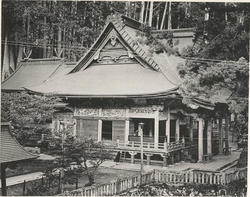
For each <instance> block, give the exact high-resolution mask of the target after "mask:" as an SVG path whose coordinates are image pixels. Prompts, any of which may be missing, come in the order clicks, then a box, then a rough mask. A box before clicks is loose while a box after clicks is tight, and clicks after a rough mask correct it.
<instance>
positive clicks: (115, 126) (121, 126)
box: [112, 120, 125, 141]
mask: <svg viewBox="0 0 250 197" xmlns="http://www.w3.org/2000/svg"><path fill="white" fill-rule="evenodd" d="M124 134H125V120H114V121H112V141H116V140H117V139H119V140H120V141H124Z"/></svg>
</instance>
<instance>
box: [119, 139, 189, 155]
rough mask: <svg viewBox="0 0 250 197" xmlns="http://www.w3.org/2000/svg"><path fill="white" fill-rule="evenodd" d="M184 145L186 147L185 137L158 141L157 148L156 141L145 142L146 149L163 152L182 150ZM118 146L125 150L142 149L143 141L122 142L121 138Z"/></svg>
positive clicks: (144, 147)
mask: <svg viewBox="0 0 250 197" xmlns="http://www.w3.org/2000/svg"><path fill="white" fill-rule="evenodd" d="M184 147H185V141H184V138H183V139H182V140H179V141H176V142H170V143H166V142H164V143H158V146H157V148H155V146H154V143H152V142H144V143H143V149H144V150H145V151H156V152H163V153H167V152H171V151H176V150H180V149H183V148H184ZM117 148H119V149H124V150H140V149H141V143H140V142H137V141H129V142H127V143H125V142H120V141H119V140H117Z"/></svg>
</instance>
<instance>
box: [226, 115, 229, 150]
mask: <svg viewBox="0 0 250 197" xmlns="http://www.w3.org/2000/svg"><path fill="white" fill-rule="evenodd" d="M228 132H229V116H228V114H226V117H225V148H226V150H228V147H229V139H228Z"/></svg>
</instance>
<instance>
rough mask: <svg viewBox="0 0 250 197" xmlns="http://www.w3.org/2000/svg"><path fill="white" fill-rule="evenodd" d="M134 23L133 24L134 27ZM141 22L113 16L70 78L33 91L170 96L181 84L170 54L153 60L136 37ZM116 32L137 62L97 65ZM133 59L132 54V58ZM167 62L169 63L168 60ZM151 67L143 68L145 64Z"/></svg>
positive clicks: (78, 94)
mask: <svg viewBox="0 0 250 197" xmlns="http://www.w3.org/2000/svg"><path fill="white" fill-rule="evenodd" d="M131 24H132V25H131ZM139 24H140V23H138V22H135V21H132V23H131V21H129V20H127V18H126V17H116V16H113V17H111V18H110V19H109V22H108V23H107V25H106V26H105V28H104V30H103V31H102V33H101V34H100V36H99V37H98V39H97V40H96V42H95V43H94V44H93V45H92V47H91V48H90V49H89V51H88V52H87V53H86V54H85V55H84V56H83V57H82V58H81V59H80V60H79V61H78V63H77V65H76V66H75V67H74V69H72V70H71V71H70V72H69V73H68V74H67V75H65V76H63V77H60V78H57V79H56V80H55V79H53V78H52V79H49V80H47V81H45V82H43V83H42V84H41V85H39V86H34V87H30V88H27V89H28V90H29V91H33V92H37V93H42V94H53V95H58V96H67V97H71V96H72V97H75V96H77V97H141V96H147V95H148V96H152V95H159V94H167V93H168V92H172V91H173V90H177V89H178V86H179V85H180V83H181V81H180V78H178V74H177V73H176V69H175V68H173V69H172V68H169V66H167V65H169V64H172V63H171V61H166V58H168V59H170V58H169V57H168V56H167V55H166V54H163V55H161V56H158V55H157V56H155V55H154V56H152V57H150V56H149V55H148V54H147V53H146V52H145V51H144V49H145V48H144V47H143V46H141V45H140V44H139V43H138V42H137V41H136V40H134V39H133V38H134V37H135V35H136V31H138V30H139V29H138V28H135V27H136V26H137V27H138V25H139ZM112 31H115V32H116V34H117V38H118V39H119V41H120V42H121V43H122V45H124V46H125V48H126V50H127V51H128V52H129V53H131V54H132V57H130V58H132V59H134V60H136V61H135V62H134V63H131V62H130V64H124V63H119V62H118V63H116V64H115V65H111V64H107V65H102V66H100V65H99V66H94V64H93V62H94V60H95V57H96V55H98V53H99V52H100V50H101V49H102V47H104V45H105V42H107V40H110V39H111V37H110V35H111V33H112ZM128 56H129V55H128ZM168 59H167V60H168ZM144 64H145V65H147V66H143V65H144Z"/></svg>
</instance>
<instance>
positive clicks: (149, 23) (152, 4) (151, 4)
mask: <svg viewBox="0 0 250 197" xmlns="http://www.w3.org/2000/svg"><path fill="white" fill-rule="evenodd" d="M153 10H154V2H153V1H151V2H150V10H149V19H148V26H149V27H152V20H153Z"/></svg>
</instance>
